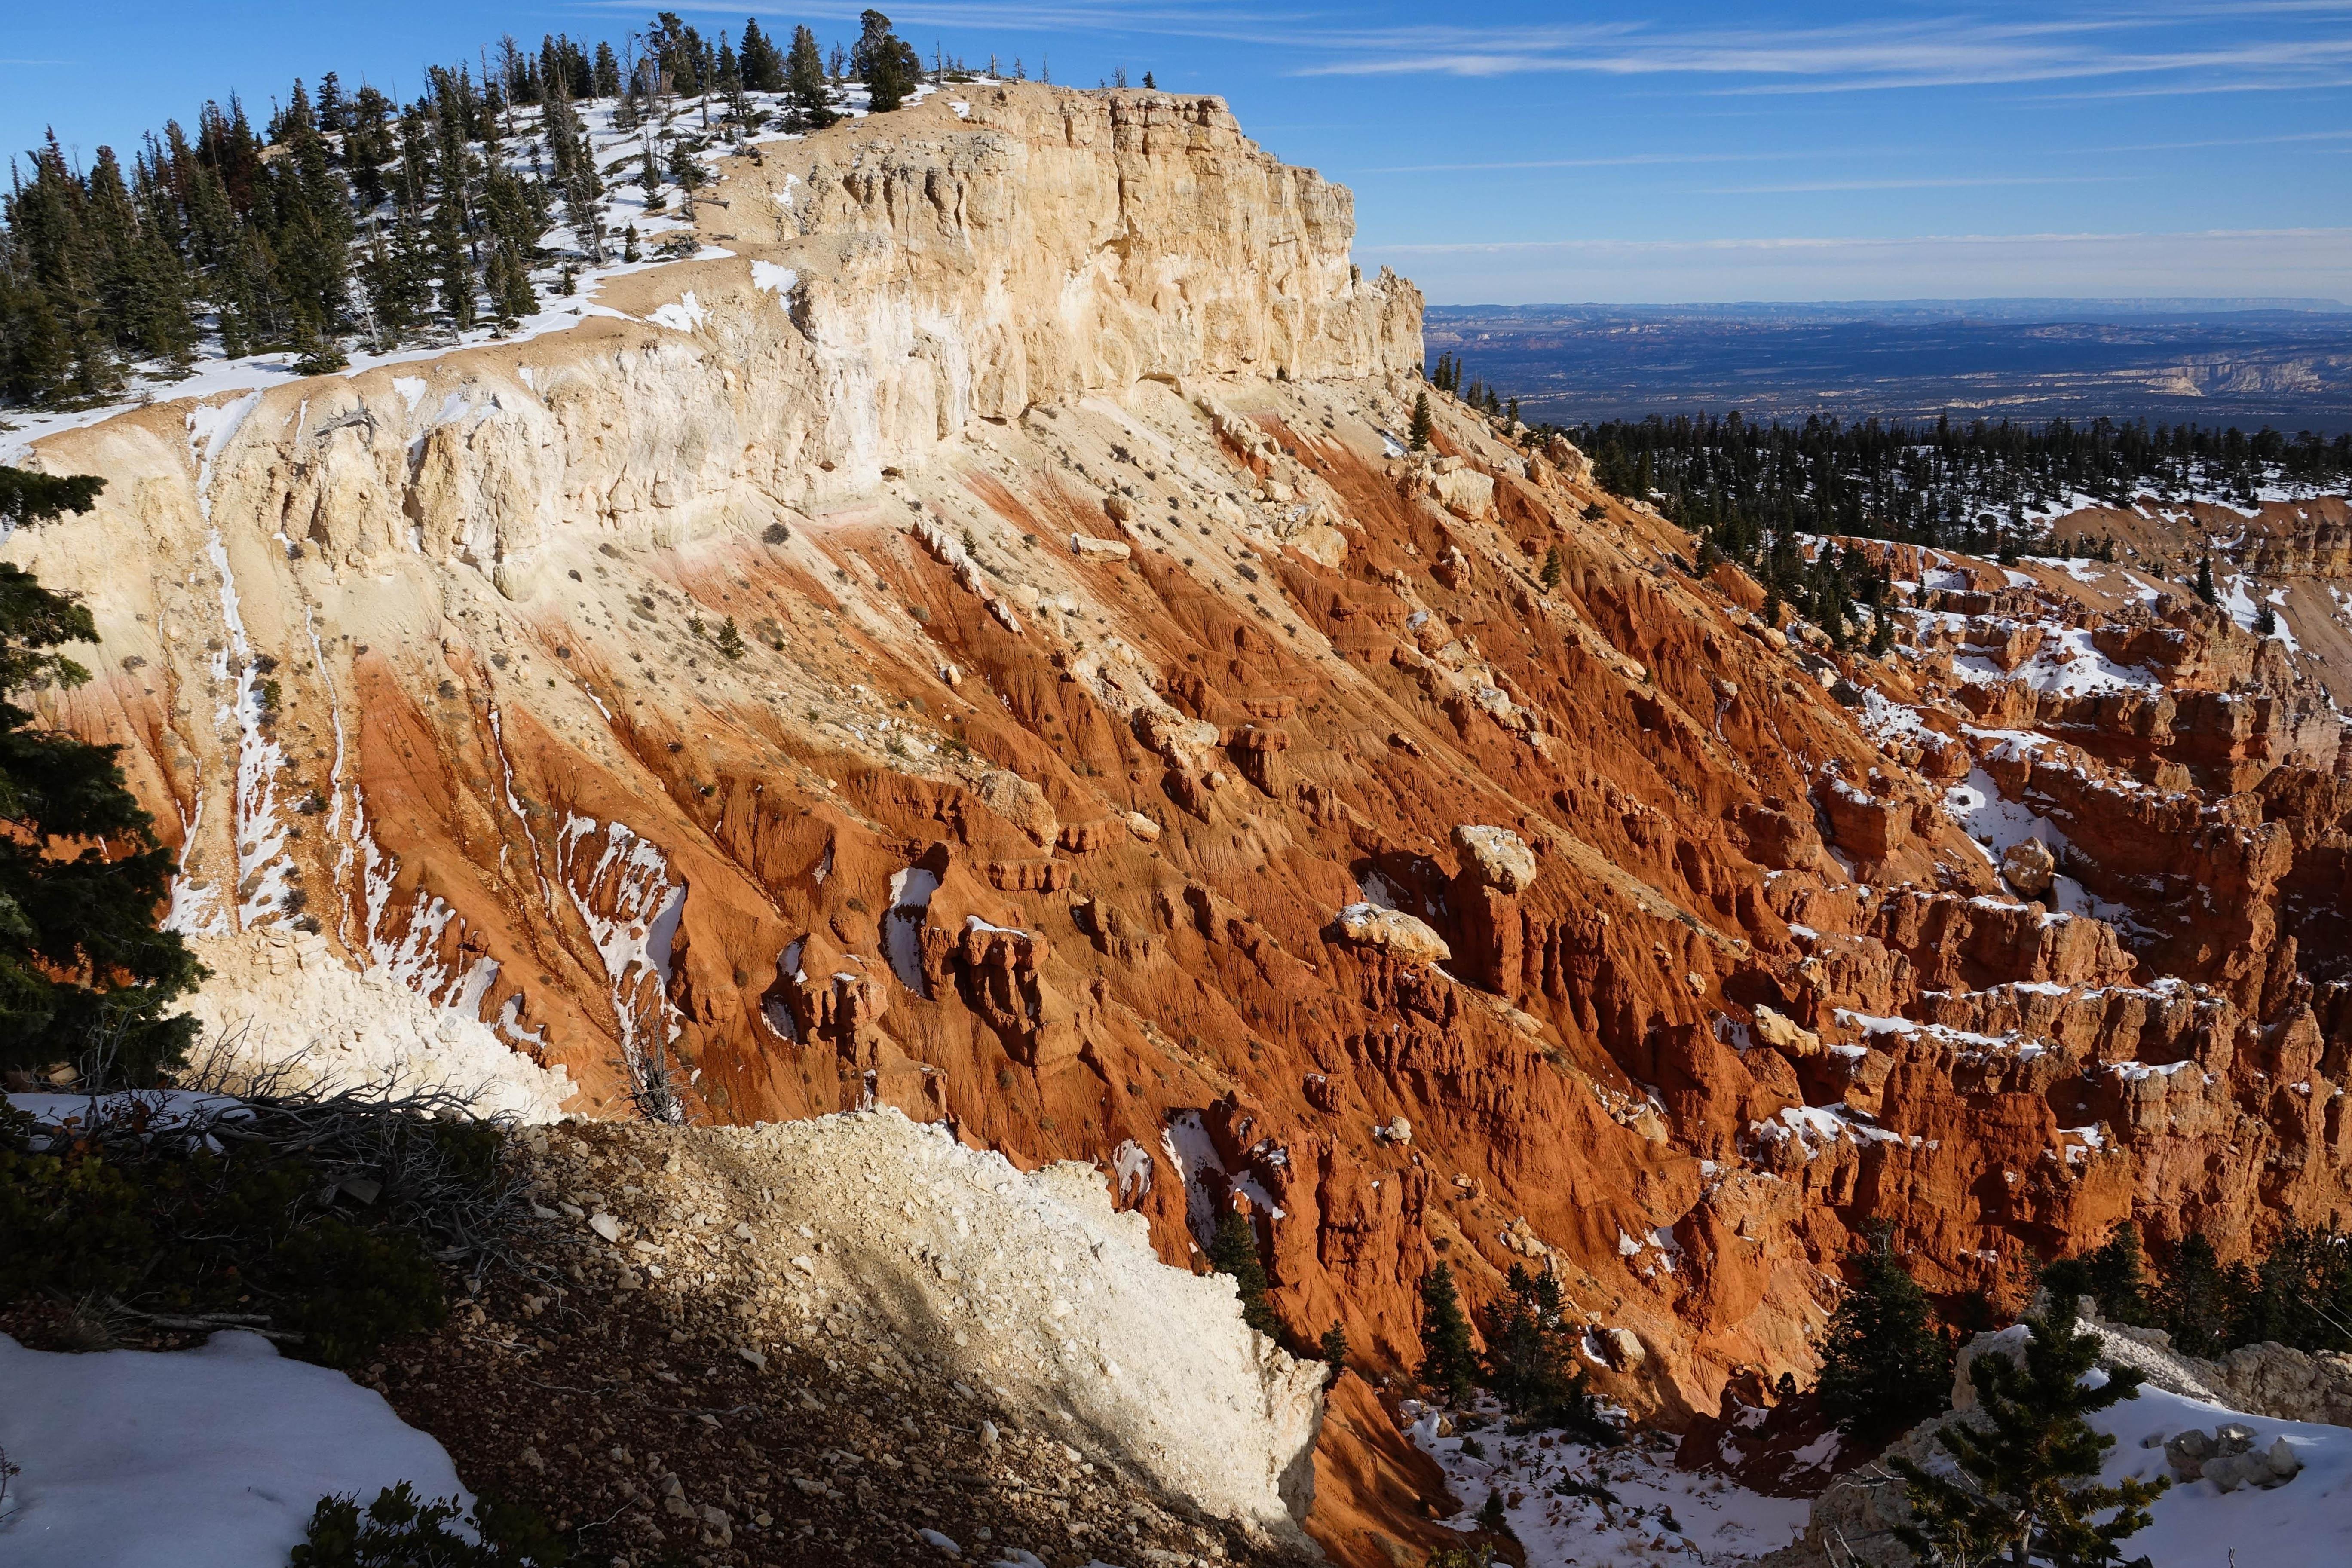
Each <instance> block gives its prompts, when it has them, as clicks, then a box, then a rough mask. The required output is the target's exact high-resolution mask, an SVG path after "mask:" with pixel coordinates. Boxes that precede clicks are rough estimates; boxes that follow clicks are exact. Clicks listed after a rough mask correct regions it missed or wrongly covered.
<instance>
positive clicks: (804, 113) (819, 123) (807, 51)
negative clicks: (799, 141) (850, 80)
mask: <svg viewBox="0 0 2352 1568" xmlns="http://www.w3.org/2000/svg"><path fill="white" fill-rule="evenodd" d="M784 90H785V92H787V93H788V94H790V95H791V98H792V105H793V110H792V111H793V121H794V123H795V124H796V125H798V126H799V127H800V128H801V129H802V130H804V131H822V130H824V128H825V127H826V126H828V125H830V124H832V123H833V122H834V121H835V120H837V119H839V118H840V116H839V115H837V114H835V112H834V110H833V87H832V84H831V83H830V82H828V81H827V80H826V79H825V74H824V56H823V55H822V54H820V53H818V52H817V47H816V35H815V34H814V33H812V32H810V31H809V30H808V29H807V28H806V27H794V28H793V47H792V52H791V54H790V55H788V56H786V57H785V59H784Z"/></svg>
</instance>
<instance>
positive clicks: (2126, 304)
mask: <svg viewBox="0 0 2352 1568" xmlns="http://www.w3.org/2000/svg"><path fill="white" fill-rule="evenodd" d="M1849 306H1851V308H1855V310H1861V308H1889V306H1919V308H1938V306H1940V308H1952V306H2011V308H2018V306H2107V308H2116V310H2124V308H2136V310H2155V308H2166V310H2305V312H2315V315H2352V303H2345V300H2340V299H2295V296H2227V294H2222V296H2173V294H1915V296H1886V299H1861V296H1855V299H1654V300H1634V299H1545V300H1527V303H1503V300H1440V303H1430V306H1428V308H1430V310H1788V308H1813V310H1832V308H1849Z"/></svg>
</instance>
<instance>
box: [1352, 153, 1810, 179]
mask: <svg viewBox="0 0 2352 1568" xmlns="http://www.w3.org/2000/svg"><path fill="white" fill-rule="evenodd" d="M1828 155H1829V154H1826V153H1813V152H1808V151H1804V150H1801V149H1791V150H1790V151H1788V152H1782V153H1622V154H1619V155H1617V156H1614V157H1593V158H1514V159H1509V160H1507V161H1503V162H1497V163H1395V164H1390V165H1387V166H1385V167H1377V168H1367V169H1358V170H1355V171H1353V172H1354V173H1356V174H1463V173H1467V172H1470V171H1474V170H1489V169H1632V168H1643V167H1647V166H1649V165H1652V164H1660V163H1775V162H1781V161H1785V160H1788V159H1792V158H1816V157H1826V156H1828Z"/></svg>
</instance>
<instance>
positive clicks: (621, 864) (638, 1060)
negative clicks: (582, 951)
mask: <svg viewBox="0 0 2352 1568" xmlns="http://www.w3.org/2000/svg"><path fill="white" fill-rule="evenodd" d="M591 853H593V855H594V857H595V858H594V861H593V864H591V863H590V862H589V856H590V855H591ZM555 871H556V876H557V877H558V878H559V879H561V880H562V883H563V887H564V890H565V891H566V892H568V893H569V894H571V896H572V907H573V908H574V909H576V910H579V912H580V919H581V921H582V923H583V924H584V925H585V926H586V927H587V928H588V937H589V940H590V941H591V942H594V943H595V944H596V952H597V955H598V957H600V958H601V959H602V960H603V962H604V983H605V986H606V989H607V993H608V994H609V995H610V996H611V999H612V1004H613V1024H614V1028H615V1029H616V1030H618V1031H619V1036H620V1043H621V1059H622V1061H623V1062H624V1063H625V1064H626V1066H627V1067H628V1069H629V1072H630V1075H631V1077H632V1079H637V1078H638V1077H639V1076H640V1075H642V1074H643V1073H644V1072H645V1070H646V1068H648V1066H650V1065H651V1064H652V1063H653V1062H655V1061H657V1060H659V1059H660V1058H662V1057H664V1056H665V1055H666V1054H667V1051H668V1048H669V1045H670V1042H672V1041H673V1040H675V1039H677V1035H678V1031H679V1029H680V1028H681V1027H682V1026H683V1020H682V1019H680V1018H679V1016H678V1014H677V1008H676V1007H675V1006H674V1005H672V1004H671V1002H670V999H669V984H670V950H671V946H672V944H673V943H675V942H677V922H678V917H679V916H680V915H681V914H683V913H684V912H685V910H686V891H687V889H686V884H685V883H683V882H680V881H676V880H673V879H672V878H671V876H670V869H669V859H668V858H667V856H665V855H663V854H662V852H661V850H660V849H658V848H656V847H655V846H654V844H653V843H652V841H651V840H649V839H645V838H641V837H637V835H635V833H632V832H631V831H630V830H629V829H628V828H627V827H625V826H623V825H622V824H620V823H617V822H611V823H600V822H598V821H596V820H595V818H593V817H588V816H577V815H574V816H570V817H567V818H566V819H565V821H564V824H563V831H562V834H561V835H559V836H558V837H557V838H556V841H555Z"/></svg>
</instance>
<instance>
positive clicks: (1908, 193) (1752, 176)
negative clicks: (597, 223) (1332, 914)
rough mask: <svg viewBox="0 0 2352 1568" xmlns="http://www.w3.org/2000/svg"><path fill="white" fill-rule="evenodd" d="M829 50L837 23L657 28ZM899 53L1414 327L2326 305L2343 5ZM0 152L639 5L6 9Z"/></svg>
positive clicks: (1661, 11)
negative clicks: (1153, 120)
mask: <svg viewBox="0 0 2352 1568" xmlns="http://www.w3.org/2000/svg"><path fill="white" fill-rule="evenodd" d="M674 8H675V9H677V10H678V11H679V12H680V13H681V14H682V15H684V16H687V18H688V20H690V21H692V22H694V23H695V24H696V25H697V26H701V27H704V28H706V29H716V28H719V27H721V26H724V27H727V28H729V29H730V30H738V29H740V27H741V26H742V19H743V17H744V16H745V15H747V14H751V13H756V14H757V15H758V16H760V17H761V25H762V26H779V25H781V26H784V27H785V28H787V29H788V28H789V27H790V26H791V25H792V24H793V23H794V22H796V21H805V22H807V23H808V24H809V25H810V26H813V27H814V28H815V29H816V31H817V33H818V36H819V37H821V38H824V39H826V40H828V41H829V40H831V39H833V38H835V37H842V38H846V37H849V36H850V35H851V34H853V33H854V32H855V30H856V12H857V11H858V10H860V9H862V6H861V5H854V4H852V5H799V6H784V7H779V8H775V9H770V8H767V7H764V6H762V7H749V8H747V7H745V6H742V5H725V6H700V5H678V6H676V7H674ZM885 8H886V9H888V10H889V11H890V14H891V16H893V18H894V19H895V20H896V22H897V23H898V28H899V31H900V32H902V33H904V34H905V35H906V36H907V37H909V38H911V39H913V40H914V41H915V42H916V43H917V44H918V45H919V47H921V48H922V50H923V51H924V53H925V54H926V55H928V54H929V52H930V50H931V48H932V47H933V45H934V43H935V42H936V43H938V44H940V45H943V46H944V47H946V48H947V50H948V51H949V52H950V53H951V54H952V53H958V52H960V53H961V54H962V55H963V56H965V58H967V59H968V60H969V61H971V62H973V63H977V62H979V61H980V60H982V58H985V57H986V56H987V55H988V54H989V53H990V52H991V51H994V52H995V53H996V54H997V55H998V56H999V57H1000V58H1001V59H1002V60H1003V62H1004V63H1005V64H1006V65H1007V66H1008V67H1009V65H1010V63H1011V61H1012V59H1013V57H1015V56H1016V55H1017V56H1019V57H1020V58H1022V59H1023V61H1024V64H1025V65H1026V66H1027V67H1028V68H1029V70H1030V71H1031V72H1032V74H1034V73H1035V72H1036V70H1037V68H1038V67H1039V65H1040V64H1041V62H1043V61H1048V60H1049V61H1050V64H1051V68H1052V71H1053V75H1054V79H1055V80H1056V81H1064V82H1071V83H1075V84H1077V85H1082V86H1091V85H1093V84H1094V83H1095V82H1096V81H1097V79H1100V78H1102V77H1105V76H1107V75H1108V73H1109V72H1110V71H1111V70H1112V68H1114V67H1115V66H1118V65H1120V64H1124V65H1125V66H1126V67H1127V68H1128V69H1129V72H1130V73H1131V74H1132V75H1133V76H1134V77H1136V79H1140V78H1141V75H1142V73H1143V72H1144V71H1145V70H1147V69H1149V70H1151V71H1152V72H1154V73H1155V75H1156V78H1157V79H1158V81H1159V83H1160V86H1162V87H1166V88H1171V89H1181V90H1186V91H1204V92H1217V93H1222V94H1223V95H1224V96H1225V97H1226V98H1227V99H1229V100H1231V101H1232V103H1233V105H1234V110H1235V112H1236V113H1237V114H1239V116H1240V117H1241V120H1242V122H1243V124H1244V128H1245V129H1247V130H1248V131H1249V132H1251V133H1252V134H1253V135H1255V136H1256V137H1257V138H1258V139H1259V140H1260V141H1262V142H1265V144H1266V145H1267V146H1269V147H1270V148H1272V149H1273V150H1275V151H1276V152H1277V153H1280V154H1281V155H1282V156H1284V157H1285V158H1286V159H1289V160H1290V161H1292V162H1295V163H1306V164H1309V165H1312V166H1314V167H1316V168H1318V169H1320V170H1321V171H1323V173H1324V174H1327V175H1328V176H1329V177H1331V178H1333V179H1336V180H1339V181H1342V182H1344V183H1345V184H1349V185H1350V186H1352V187H1353V188H1354V189H1355V191H1356V193H1357V210H1358V218H1359V228H1360V233H1359V238H1358V250H1359V255H1360V259H1362V260H1364V261H1367V262H1370V263H1380V262H1386V263H1389V264H1391V265H1393V266H1395V267H1396V268H1398V269H1399V270H1400V271H1402V272H1404V273H1406V274H1407V275H1409V276H1411V277H1412V278H1414V279H1416V280H1418V281H1419V282H1420V283H1421V284H1422V285H1423V288H1424V289H1426V290H1427V291H1428V293H1429V296H1430V298H1431V299H1432V300H1433V301H1437V302H1452V303H1471V302H1501V303H1511V302H1530V301H1547V300H1624V301H1636V300H1640V301H1663V300H1864V299H1915V298H1954V297H1971V296H1989V295H2000V296H2018V295H2025V296H2037V295H2063V296H2075V297H2082V296H2096V297H2149V296H2204V297H2210V296H2225V297H2260V298H2280V297H2321V298H2332V299H2337V300H2344V301H2347V303H2352V0H2230V3H2226V4H2224V3H2218V0H2168V3H2154V4H2149V3H2139V0H2122V3H2120V4H2098V5H2094V4H2086V3H2083V0H2046V3H2043V4H2036V5H2017V4H2010V3H2007V0H1996V3H1992V4H1979V5H1967V6H1961V5H1917V4H1905V3H1903V0H1882V3H1880V4H1875V5H1790V4H1784V3H1777V0H1756V3H1749V4H1716V3H1710V0H1695V3H1691V4H1681V5H1672V6H1664V5H1657V6H1634V5H1620V6H1601V5H1583V4H1578V5H1518V4H1508V3H1489V4H1486V5H1480V6H1477V7H1475V8H1473V9H1469V10H1462V9H1455V8H1451V7H1446V6H1443V5H1427V4H1423V5H1388V4H1380V5H1316V4H1312V3H1305V4H1284V3H1282V0H1274V3H1272V4H1260V5H1242V4H1218V3H1186V0H1130V3H1112V4H1101V3H1097V4H1077V3H1075V0H1069V3H1066V0H1032V3H1013V4H955V3H945V4H942V3H939V0H933V3H931V4H927V5H895V6H886V7H885ZM16 10H17V14H16V16H12V17H11V18H10V21H9V23H8V26H7V27H6V29H5V37H0V142H5V145H6V146H8V147H9V148H11V149H21V148H23V147H25V146H26V145H29V144H30V143H31V142H32V141H33V140H34V139H35V138H37V136H38V135H39V134H40V133H41V130H42V127H43V126H44V125H45V124H49V123H54V124H55V125H56V127H57V129H58V135H59V136H60V138H61V139H63V140H64V141H66V142H68V143H69V144H71V145H75V146H78V147H79V148H80V149H82V151H83V152H84V153H85V154H87V153H88V152H89V150H90V149H92V148H94V147H96V146H97V145H98V144H99V143H100V142H115V143H117V144H118V145H122V146H127V145H129V144H130V143H131V142H132V141H134V140H135V138H136V136H137V133H138V132H140V131H141V130H142V129H144V128H146V127H147V126H149V125H151V124H156V123H160V122H161V121H162V120H163V119H164V118H165V117H167V116H173V115H176V116H178V117H180V118H181V119H183V120H187V119H189V118H190V117H191V114H192V111H193V110H194V106H195V105H196V104H197V103H198V102H199V101H201V100H202V99H204V98H205V97H206V96H224V95H226V92H227V91H228V89H231V88H236V89H240V90H241V91H243V92H244V94H245V95H246V97H247V101H248V102H250V103H254V104H256V105H260V106H266V105H267V103H268V100H269V98H270V97H271V95H272V94H274V93H275V94H282V93H283V92H284V90H285V89H286V84H287V83H288V82H289V81H290V80H291V79H293V78H294V77H295V76H297V75H299V76H302V77H304V78H306V79H310V80H312V81H314V82H315V80H316V79H317V78H318V77H319V75H320V73H322V72H323V71H325V70H327V69H329V68H335V69H338V70H340V71H341V74H342V76H343V79H344V80H345V81H346V82H352V81H355V80H356V79H360V78H361V77H365V78H367V79H372V80H373V81H375V82H376V83H377V84H378V85H380V86H383V87H385V88H387V89H394V88H396V89H399V90H400V91H402V92H404V93H413V92H414V91H415V87H416V84H417V82H418V80H419V79H420V76H421V71H420V68H421V66H422V65H423V64H424V63H425V62H426V61H428V60H449V59H454V58H460V57H464V58H471V57H472V55H473V53H474V50H475V48H476V47H477V46H478V45H481V44H486V43H488V42H490V41H491V40H492V39H494V38H495V37H496V36H497V35H498V34H499V33H500V32H508V31H510V32H512V33H514V34H515V35H516V36H517V37H520V38H523V39H525V40H526V41H530V42H535V41H536V40H537V39H538V37H540V35H541V34H542V33H545V32H549V31H557V30H568V31H570V32H572V34H574V36H585V37H618V36H619V35H620V34H622V33H624V32H625V31H626V30H627V29H629V28H630V27H632V26H642V25H643V23H644V21H645V19H646V17H647V16H650V14H651V7H644V6H638V5H634V4H632V5H601V4H593V3H588V4H562V3H554V4H550V3H548V0H517V3H515V4H511V5H484V4H481V3H479V0H473V3H468V4H463V5H460V4H456V3H453V0H404V4H400V5H365V6H360V5H319V4H317V3H315V0H312V3H310V4H302V5H296V4H291V3H286V0H242V3H228V4H204V5H188V4H186V3H185V0H176V3H173V4H162V3H148V0H141V3H136V4H115V5H92V6H89V8H87V9H84V8H81V7H76V6H56V5H47V6H42V7H38V8H37V9H36V8H33V7H19V8H16Z"/></svg>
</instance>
